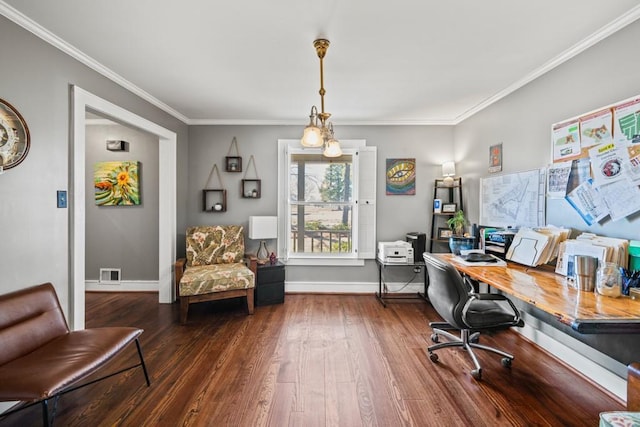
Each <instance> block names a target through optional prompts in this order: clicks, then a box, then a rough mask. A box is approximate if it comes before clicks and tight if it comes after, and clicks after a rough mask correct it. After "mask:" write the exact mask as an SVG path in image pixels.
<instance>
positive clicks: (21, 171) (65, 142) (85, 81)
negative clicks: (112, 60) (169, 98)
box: [0, 16, 188, 313]
mask: <svg viewBox="0 0 640 427" xmlns="http://www.w3.org/2000/svg"><path fill="white" fill-rule="evenodd" d="M0 40H2V43H0V57H2V58H11V60H10V61H3V63H2V78H1V79H0V97H2V98H3V99H5V100H6V101H8V102H10V103H11V104H12V105H13V106H14V107H16V108H17V109H18V111H20V113H21V114H22V116H23V117H24V119H25V120H26V122H27V125H28V126H29V130H30V131H31V149H30V151H29V154H28V156H27V157H26V159H25V160H24V162H22V164H20V165H19V166H18V167H16V168H13V169H10V170H8V171H6V172H5V173H4V174H2V175H0V224H2V238H1V239H0V253H1V254H2V257H0V258H1V260H0V268H1V269H2V274H1V275H0V292H2V293H5V292H9V291H12V290H16V289H20V288H25V287H27V286H30V285H33V284H37V283H42V282H48V281H50V282H52V283H53V284H54V285H55V287H56V290H57V292H58V295H59V297H60V301H61V304H62V305H63V307H64V308H65V311H66V312H67V313H68V308H69V286H70V284H69V265H70V259H69V245H70V243H69V213H70V209H57V208H56V190H68V189H69V180H70V176H71V174H70V166H69V164H70V163H69V159H70V150H69V147H70V142H69V141H70V124H69V123H70V117H71V116H70V107H71V97H70V90H69V89H70V85H72V84H75V85H78V86H80V87H81V88H83V89H85V90H87V91H89V92H91V93H93V94H95V95H97V96H99V97H102V98H104V99H106V100H108V101H111V102H113V103H114V104H116V105H119V106H121V107H123V108H125V109H127V110H129V111H131V112H133V113H135V114H138V115H140V116H142V117H144V118H146V119H148V120H150V121H152V122H155V123H157V124H158V125H160V126H163V127H165V128H167V129H170V130H172V131H174V132H176V133H177V135H178V183H177V186H178V201H177V205H178V211H177V222H178V227H179V228H184V224H185V222H186V221H185V215H186V211H185V199H184V197H183V194H185V191H184V189H185V188H186V183H187V181H186V171H187V165H186V160H187V154H188V149H187V137H188V128H187V126H186V125H185V124H184V123H182V122H180V121H179V120H177V119H175V118H174V117H172V116H170V115H168V114H167V113H165V112H163V111H162V110H160V109H158V108H156V107H154V106H152V105H151V104H149V103H148V102H147V101H145V100H143V99H141V98H139V97H137V96H135V95H133V94H132V93H131V92H129V91H127V90H126V89H124V88H122V87H120V86H118V85H117V84H115V83H113V82H112V81H110V80H108V79H106V78H105V77H103V76H101V75H100V74H98V73H96V72H94V71H93V70H91V69H89V68H88V67H86V66H85V65H82V64H81V63H79V62H78V61H76V60H74V59H72V58H70V57H69V56H67V55H66V54H64V53H62V52H61V51H59V50H58V49H56V48H54V47H52V46H51V45H49V44H48V43H46V42H44V41H43V40H41V39H40V38H38V37H36V36H35V35H33V34H31V33H30V32H28V31H26V30H24V29H23V28H21V27H19V26H17V25H16V24H14V23H13V22H11V21H9V20H7V19H6V18H5V17H3V16H0ZM69 200H70V202H71V203H72V201H73V195H70V198H69ZM156 252H157V251H156Z"/></svg>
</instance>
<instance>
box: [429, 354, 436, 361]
mask: <svg viewBox="0 0 640 427" xmlns="http://www.w3.org/2000/svg"><path fill="white" fill-rule="evenodd" d="M429 359H431V361H432V362H434V363H435V362H437V361H438V355H437V354H435V353H429Z"/></svg>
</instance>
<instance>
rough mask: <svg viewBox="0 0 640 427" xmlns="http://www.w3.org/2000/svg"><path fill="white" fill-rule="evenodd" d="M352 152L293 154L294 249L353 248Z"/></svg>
mask: <svg viewBox="0 0 640 427" xmlns="http://www.w3.org/2000/svg"><path fill="white" fill-rule="evenodd" d="M352 160H353V159H352V156H351V155H344V156H342V157H339V158H337V159H328V158H326V157H324V156H322V155H321V154H306V153H305V154H292V155H291V159H290V168H289V208H290V209H289V215H290V221H289V224H290V225H291V228H290V233H289V239H290V245H289V248H290V251H291V252H292V253H331V254H349V253H351V252H352V229H353V224H352V213H353V208H354V202H353V164H352Z"/></svg>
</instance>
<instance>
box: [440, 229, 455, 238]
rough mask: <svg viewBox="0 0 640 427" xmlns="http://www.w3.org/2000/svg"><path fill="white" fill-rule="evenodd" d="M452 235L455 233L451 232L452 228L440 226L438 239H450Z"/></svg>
mask: <svg viewBox="0 0 640 427" xmlns="http://www.w3.org/2000/svg"><path fill="white" fill-rule="evenodd" d="M452 235H453V233H452V232H451V229H450V228H442V227H438V237H437V238H438V240H444V239H448V238H449V237H451V236H452Z"/></svg>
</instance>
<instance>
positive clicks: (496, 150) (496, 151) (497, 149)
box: [489, 143, 502, 173]
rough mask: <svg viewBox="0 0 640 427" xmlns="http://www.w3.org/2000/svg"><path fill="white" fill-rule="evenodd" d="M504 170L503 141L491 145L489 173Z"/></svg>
mask: <svg viewBox="0 0 640 427" xmlns="http://www.w3.org/2000/svg"><path fill="white" fill-rule="evenodd" d="M501 170H502V143H500V144H496V145H492V146H491V147H489V173H495V172H500V171H501Z"/></svg>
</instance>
